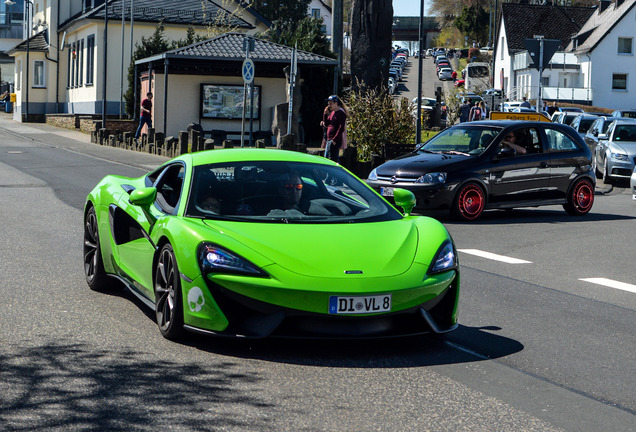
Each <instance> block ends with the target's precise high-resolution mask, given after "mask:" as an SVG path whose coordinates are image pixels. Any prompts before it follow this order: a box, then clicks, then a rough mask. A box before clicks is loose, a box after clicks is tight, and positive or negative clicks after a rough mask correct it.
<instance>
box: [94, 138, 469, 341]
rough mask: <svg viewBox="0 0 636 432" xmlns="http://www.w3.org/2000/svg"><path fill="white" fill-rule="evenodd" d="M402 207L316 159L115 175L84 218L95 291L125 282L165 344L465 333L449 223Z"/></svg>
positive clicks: (233, 158)
mask: <svg viewBox="0 0 636 432" xmlns="http://www.w3.org/2000/svg"><path fill="white" fill-rule="evenodd" d="M394 198H395V202H396V205H398V206H400V207H402V208H403V210H404V215H403V214H402V213H400V212H399V211H398V210H396V209H395V208H394V207H392V206H391V205H390V204H389V203H388V202H387V201H385V200H384V199H383V198H382V197H381V196H380V195H378V194H377V193H376V192H374V191H373V190H372V189H371V188H370V187H368V186H367V185H366V184H365V183H363V182H362V181H360V180H359V179H358V178H357V177H355V176H354V175H352V174H351V173H350V172H348V171H347V170H345V169H343V168H342V167H341V166H339V165H337V164H335V163H334V162H332V161H330V160H328V159H325V158H321V157H318V156H312V155H307V154H303V153H297V152H288V151H283V150H274V149H271V150H266V149H225V150H211V151H204V152H199V153H193V154H186V155H183V156H180V157H177V158H175V159H173V160H171V161H168V162H166V163H165V164H163V165H162V166H160V167H159V168H157V169H155V170H154V171H152V172H150V173H148V174H147V175H145V176H143V177H139V178H127V177H121V176H107V177H105V178H104V179H103V180H102V181H100V182H99V184H98V185H97V186H96V187H95V188H94V189H93V190H92V191H91V192H90V194H89V195H88V198H87V201H86V206H85V211H84V219H85V224H84V227H85V228H84V270H85V274H86V280H87V282H88V285H89V287H90V288H91V289H93V290H98V291H102V290H107V289H108V288H110V287H111V286H112V283H111V282H112V279H111V277H114V278H117V279H119V280H120V281H121V282H123V283H124V285H125V286H126V287H127V288H128V289H129V290H130V291H131V292H132V293H134V294H135V295H136V296H138V297H139V298H140V299H141V300H142V301H143V302H144V303H145V304H146V305H147V306H149V307H151V308H152V309H153V310H154V311H155V315H156V319H157V324H158V325H159V329H160V331H161V333H162V335H163V336H164V337H166V338H168V339H177V338H179V337H180V336H182V335H183V333H184V331H186V330H189V331H194V332H199V333H204V334H215V335H225V336H238V337H254V338H261V337H267V336H283V337H298V336H301V337H316V338H367V337H387V336H398V335H412V334H419V333H426V332H431V331H432V332H435V333H444V332H448V331H450V330H453V329H455V328H456V327H457V303H458V295H459V279H460V278H459V265H458V262H457V252H456V249H455V245H454V244H453V241H452V239H451V237H450V235H449V233H448V231H447V230H446V228H444V226H443V225H442V224H440V223H439V222H437V221H436V220H434V219H431V218H427V217H417V216H411V215H410V211H411V209H412V208H413V205H414V204H415V198H414V196H413V194H412V193H411V192H409V191H406V190H403V189H396V190H395V191H394Z"/></svg>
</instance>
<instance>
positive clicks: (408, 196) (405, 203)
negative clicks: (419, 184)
mask: <svg viewBox="0 0 636 432" xmlns="http://www.w3.org/2000/svg"><path fill="white" fill-rule="evenodd" d="M393 199H394V200H395V205H397V206H399V207H402V210H403V211H404V216H410V214H411V211H412V210H413V207H415V202H416V200H415V195H414V194H413V192H411V191H410V190H406V189H401V188H396V189H395V190H393Z"/></svg>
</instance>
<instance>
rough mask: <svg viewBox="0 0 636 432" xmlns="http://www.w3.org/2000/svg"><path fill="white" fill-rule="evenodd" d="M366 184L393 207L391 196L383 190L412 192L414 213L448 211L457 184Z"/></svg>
mask: <svg viewBox="0 0 636 432" xmlns="http://www.w3.org/2000/svg"><path fill="white" fill-rule="evenodd" d="M367 184H368V185H369V186H371V187H372V188H373V189H374V190H375V191H376V192H378V193H379V194H380V195H382V196H383V197H384V198H385V199H386V200H387V201H389V202H390V203H391V204H393V205H395V201H394V200H393V197H392V196H391V195H387V194H386V192H385V188H391V189H396V188H402V189H406V190H409V191H411V192H413V194H414V195H415V200H416V203H415V207H414V210H416V211H426V210H449V209H450V208H451V206H452V204H453V199H454V198H455V192H456V188H457V183H446V184H444V185H426V184H422V185H417V184H412V183H409V184H406V185H405V184H401V183H395V184H391V183H390V182H387V181H369V180H367Z"/></svg>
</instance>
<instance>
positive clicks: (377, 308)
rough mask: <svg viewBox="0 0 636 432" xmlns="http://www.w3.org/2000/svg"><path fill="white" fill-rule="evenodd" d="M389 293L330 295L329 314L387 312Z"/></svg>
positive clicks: (389, 302)
mask: <svg viewBox="0 0 636 432" xmlns="http://www.w3.org/2000/svg"><path fill="white" fill-rule="evenodd" d="M390 310H391V294H383V295H377V296H330V297H329V313H330V314H366V313H379V312H389V311H390Z"/></svg>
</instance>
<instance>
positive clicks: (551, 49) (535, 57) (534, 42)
mask: <svg viewBox="0 0 636 432" xmlns="http://www.w3.org/2000/svg"><path fill="white" fill-rule="evenodd" d="M541 43H543V69H545V68H546V67H548V64H549V63H550V60H552V56H553V55H554V53H555V52H556V51H557V49H559V45H561V41H560V40H559V39H532V38H528V39H524V40H523V44H524V45H525V47H526V49H527V50H528V54H530V63H531V65H530V66H531V67H533V68H535V69H536V70H539V58H540V57H541ZM540 72H542V71H540Z"/></svg>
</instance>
